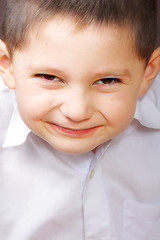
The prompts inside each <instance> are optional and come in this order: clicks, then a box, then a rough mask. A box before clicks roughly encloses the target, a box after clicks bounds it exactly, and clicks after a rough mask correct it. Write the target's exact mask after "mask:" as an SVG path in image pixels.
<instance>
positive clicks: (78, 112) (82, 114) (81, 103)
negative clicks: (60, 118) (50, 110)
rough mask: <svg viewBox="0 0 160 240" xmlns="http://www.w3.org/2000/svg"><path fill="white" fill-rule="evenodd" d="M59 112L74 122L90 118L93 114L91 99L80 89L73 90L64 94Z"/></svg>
mask: <svg viewBox="0 0 160 240" xmlns="http://www.w3.org/2000/svg"><path fill="white" fill-rule="evenodd" d="M60 110H61V113H62V114H63V115H64V116H65V117H66V118H68V119H70V120H71V121H74V122H80V121H85V120H87V119H90V118H91V116H92V114H93V106H92V100H91V98H90V96H89V94H87V93H84V92H82V91H81V90H77V91H73V90H72V92H70V93H69V94H67V96H65V100H64V101H63V104H62V105H61V107H60Z"/></svg>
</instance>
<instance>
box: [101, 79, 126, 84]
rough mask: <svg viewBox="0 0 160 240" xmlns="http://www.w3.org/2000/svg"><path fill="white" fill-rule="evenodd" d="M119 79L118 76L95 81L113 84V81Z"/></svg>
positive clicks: (115, 81) (117, 81)
mask: <svg viewBox="0 0 160 240" xmlns="http://www.w3.org/2000/svg"><path fill="white" fill-rule="evenodd" d="M120 82H121V80H120V79H118V78H103V79H100V80H98V81H97V82H96V83H98V84H115V83H120Z"/></svg>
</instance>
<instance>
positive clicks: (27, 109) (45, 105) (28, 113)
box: [16, 88, 56, 122]
mask: <svg viewBox="0 0 160 240" xmlns="http://www.w3.org/2000/svg"><path fill="white" fill-rule="evenodd" d="M16 97H17V104H18V109H19V112H20V115H21V116H22V118H23V120H24V121H25V122H29V121H39V120H41V119H42V118H44V117H45V115H46V114H48V112H49V111H50V110H51V109H52V108H54V106H53V104H54V105H55V104H56V103H55V101H54V98H53V94H51V93H49V92H47V91H43V90H41V91H36V89H34V88H32V89H31V90H30V89H29V90H27V89H26V90H25V91H21V89H16Z"/></svg>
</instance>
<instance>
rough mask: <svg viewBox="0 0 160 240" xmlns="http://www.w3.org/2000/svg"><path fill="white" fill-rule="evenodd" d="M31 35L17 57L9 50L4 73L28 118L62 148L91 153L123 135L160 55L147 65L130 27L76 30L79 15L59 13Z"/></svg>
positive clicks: (3, 62) (31, 125)
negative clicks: (74, 17) (75, 19)
mask: <svg viewBox="0 0 160 240" xmlns="http://www.w3.org/2000/svg"><path fill="white" fill-rule="evenodd" d="M29 39H30V40H29V41H28V44H27V45H26V46H25V47H24V48H23V49H22V50H20V51H19V50H16V51H15V52H14V55H13V59H12V61H11V60H10V58H9V55H8V54H7V53H6V50H3V55H2V51H1V62H0V63H1V66H3V69H2V67H1V73H2V75H3V76H4V82H5V83H6V85H7V86H8V87H10V88H14V89H16V96H17V103H18V108H19V112H20V114H21V117H22V119H23V120H24V122H25V123H26V124H27V125H28V127H29V128H30V129H31V130H32V131H33V132H35V133H36V134H37V135H39V136H40V137H41V138H43V139H45V140H46V141H47V142H48V143H49V144H51V145H52V146H53V147H54V148H56V149H58V150H60V151H62V152H66V153H84V152H88V151H90V150H94V149H96V148H97V146H99V145H100V144H102V143H104V142H106V141H108V140H110V139H112V138H113V137H115V136H116V135H118V134H119V133H121V132H122V131H123V130H124V129H125V128H126V127H127V126H128V125H129V124H130V122H131V121H132V119H133V116H134V112H135V107H136V102H137V99H138V98H139V97H141V96H143V95H144V94H145V92H146V91H147V90H148V88H149V86H150V84H151V83H152V81H153V78H154V77H155V76H156V73H157V72H156V70H155V67H154V64H153V63H154V61H155V59H157V56H158V54H157V55H156V56H154V58H153V57H152V59H151V61H150V62H149V64H148V65H147V68H146V67H145V63H144V61H143V60H141V59H139V58H138V57H137V56H136V54H135V53H134V50H133V48H134V47H133V43H132V42H131V41H130V40H129V39H130V38H129V32H128V30H127V29H119V28H116V29H115V28H114V27H112V26H110V27H109V26H101V27H98V26H97V25H94V24H91V25H90V26H88V27H85V28H83V29H81V30H79V31H75V24H74V22H73V21H72V20H71V19H64V20H61V21H59V19H58V18H54V19H53V20H51V21H50V22H48V23H47V24H46V25H44V26H43V27H42V28H41V30H39V31H38V32H30V36H29ZM1 49H2V48H1ZM6 59H7V60H8V61H6ZM153 59H154V60H153Z"/></svg>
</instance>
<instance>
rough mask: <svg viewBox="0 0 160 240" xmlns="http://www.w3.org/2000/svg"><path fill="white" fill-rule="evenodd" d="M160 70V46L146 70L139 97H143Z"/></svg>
mask: <svg viewBox="0 0 160 240" xmlns="http://www.w3.org/2000/svg"><path fill="white" fill-rule="evenodd" d="M159 71H160V47H158V48H157V49H155V50H154V52H153V54H152V56H151V58H150V60H149V62H148V64H147V67H146V69H145V72H144V76H143V80H142V84H141V88H140V93H139V97H142V96H143V95H144V94H145V93H146V92H147V91H148V89H149V88H150V86H151V84H152V83H153V81H154V79H155V78H156V76H157V74H158V73H159Z"/></svg>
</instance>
